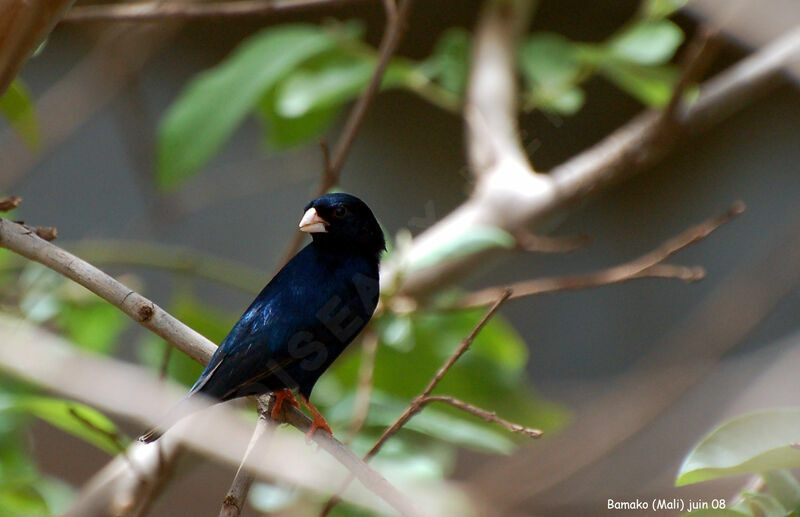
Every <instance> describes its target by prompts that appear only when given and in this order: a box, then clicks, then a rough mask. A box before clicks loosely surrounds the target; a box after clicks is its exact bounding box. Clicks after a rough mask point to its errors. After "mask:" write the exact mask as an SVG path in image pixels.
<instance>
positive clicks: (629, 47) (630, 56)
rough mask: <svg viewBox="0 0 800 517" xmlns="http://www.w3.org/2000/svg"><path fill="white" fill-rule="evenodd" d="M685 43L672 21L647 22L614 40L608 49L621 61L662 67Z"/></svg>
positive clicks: (625, 31)
mask: <svg viewBox="0 0 800 517" xmlns="http://www.w3.org/2000/svg"><path fill="white" fill-rule="evenodd" d="M681 43H683V31H681V29H680V27H678V26H677V25H675V24H674V23H672V22H671V21H669V20H646V21H643V22H640V23H637V24H635V25H633V26H632V27H630V28H628V29H626V30H624V31H622V32H621V33H620V34H618V35H617V36H615V37H614V38H612V39H611V41H610V42H609V43H608V45H607V48H608V49H609V50H610V51H611V53H612V54H613V55H614V56H615V57H616V58H618V59H621V60H623V61H628V62H630V63H635V64H638V65H662V64H664V63H666V62H667V61H669V60H670V59H672V56H673V55H675V51H676V50H677V49H678V47H679V46H680V45H681Z"/></svg>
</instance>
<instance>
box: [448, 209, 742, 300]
mask: <svg viewBox="0 0 800 517" xmlns="http://www.w3.org/2000/svg"><path fill="white" fill-rule="evenodd" d="M744 210H745V205H744V203H742V202H741V201H738V202H736V203H734V204H733V205H732V206H731V207H730V208H729V209H728V210H727V211H725V212H724V213H722V214H719V215H717V216H716V217H712V218H711V219H708V220H706V221H703V222H702V223H700V224H698V225H696V226H692V227H691V228H689V229H687V230H684V231H683V232H681V233H680V234H678V235H676V236H675V237H672V238H671V239H668V240H667V241H665V242H663V243H662V244H661V245H660V246H658V247H657V248H656V249H654V250H652V251H650V252H648V253H646V254H644V255H642V256H641V257H639V258H636V259H634V260H631V261H630V262H625V263H624V264H619V265H617V266H614V267H610V268H608V269H602V270H600V271H595V272H592V273H586V274H578V275H567V276H557V277H550V278H534V279H532V280H525V281H522V282H516V283H513V284H511V285H509V286H498V287H488V288H486V289H480V290H478V291H474V292H472V293H468V294H465V295H463V296H461V297H460V298H458V299H457V300H455V301H454V302H453V303H451V304H448V305H440V306H437V308H442V309H466V308H471V307H483V306H485V305H489V304H490V303H492V302H493V301H494V300H496V299H497V297H498V296H500V294H502V292H503V291H504V290H505V289H511V290H512V295H511V299H512V300H514V299H517V298H523V297H526V296H532V295H537V294H543V293H551V292H555V291H570V290H576V289H587V288H590V287H599V286H603V285H611V284H617V283H620V282H627V281H629V280H634V279H637V278H653V277H659V278H679V279H681V280H685V281H689V282H692V281H696V280H699V279H701V278H703V276H704V275H705V271H704V270H703V268H697V267H695V268H686V267H678V266H672V265H668V264H662V262H663V261H664V260H666V259H667V258H669V257H671V256H672V255H673V254H675V253H677V252H678V251H680V250H682V249H684V248H685V247H687V246H690V245H692V244H694V243H695V242H697V241H699V240H701V239H703V238H705V237H707V236H708V235H709V234H710V233H711V232H713V231H714V230H716V229H717V228H719V227H720V226H722V225H723V224H725V223H727V222H728V221H730V220H731V219H733V218H734V217H736V216H737V215H739V214H741V213H742V212H744Z"/></svg>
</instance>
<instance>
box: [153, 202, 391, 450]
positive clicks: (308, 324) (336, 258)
mask: <svg viewBox="0 0 800 517" xmlns="http://www.w3.org/2000/svg"><path fill="white" fill-rule="evenodd" d="M300 231H303V232H307V233H309V234H311V237H312V242H311V243H310V244H309V245H307V246H306V247H305V248H303V249H302V250H300V252H298V253H297V255H295V256H294V258H292V260H290V261H289V262H288V263H287V264H286V265H285V266H284V267H283V268H282V269H281V270H280V271H279V272H278V274H276V275H275V277H274V278H273V279H272V280H271V281H270V282H269V283H268V284H267V286H266V287H265V288H264V289H263V290H262V291H261V293H260V294H259V295H258V296H257V297H256V299H255V300H254V301H253V303H252V304H251V305H250V307H248V309H247V310H246V311H245V312H244V314H243V315H242V317H241V318H240V319H239V321H238V322H237V323H236V325H234V327H233V329H231V331H230V333H228V336H227V337H226V338H225V340H224V341H223V342H222V344H221V345H220V346H219V348H217V350H216V352H214V355H213V356H212V357H211V360H210V361H209V363H208V365H207V366H206V368H205V370H203V373H202V374H201V375H200V378H198V379H197V382H195V384H194V386H192V389H191V390H190V391H189V394H188V395H187V398H188V397H191V396H193V395H195V394H197V393H201V394H203V395H205V396H207V397H211V398H212V399H215V400H219V401H225V400H230V399H233V398H237V397H243V396H246V395H261V394H264V393H270V392H272V393H275V395H276V397H277V402H276V405H275V410H274V411H273V415H277V413H278V412H279V411H280V405H281V403H283V402H284V401H285V400H289V401H290V402H291V403H293V404H295V405H296V404H297V403H296V402H295V400H294V398H293V392H295V391H296V392H298V394H299V396H300V400H301V402H303V404H304V405H306V407H308V409H309V411H311V413H312V415H313V416H314V423H313V425H312V427H311V430H310V431H309V436H311V435H312V434H313V433H314V431H315V430H316V429H320V428H321V429H325V430H327V431H328V432H330V427H328V425H327V423H326V422H325V419H324V418H323V417H322V415H321V414H320V413H319V411H317V410H316V408H314V406H313V405H311V404H310V403H309V402H308V397H309V396H310V395H311V390H312V389H313V387H314V384H315V383H316V382H317V379H319V377H320V375H322V373H323V372H325V370H326V369H327V368H328V367H329V366H330V365H331V363H333V361H334V360H335V359H336V358H337V357H338V356H339V354H340V353H341V352H342V351H343V350H344V349H345V347H347V345H348V344H349V343H350V342H351V341H353V339H354V338H355V337H356V335H357V334H358V333H359V332H360V331H361V329H363V328H364V326H365V325H366V324H367V322H368V321H369V319H370V318H371V317H372V313H373V312H374V311H375V307H376V305H377V303H378V294H379V286H378V267H379V263H380V256H381V253H382V252H383V251H384V250H385V248H386V245H385V241H384V238H383V232H382V231H381V228H380V226H379V225H378V222H377V221H376V220H375V216H374V215H373V214H372V211H371V210H370V209H369V207H368V206H367V205H366V204H365V203H364V202H363V201H361V200H360V199H358V198H357V197H355V196H351V195H349V194H338V193H337V194H327V195H324V196H322V197H319V198H317V199H315V200H314V201H312V202H311V203H309V204H308V205H307V206H306V207H305V213H304V214H303V217H302V219H301V220H300ZM181 416H183V415H181ZM160 434H161V432H160V431H159V430H158V429H154V430H152V431H150V432H148V433H146V434H144V435H142V436H141V437H140V440H142V441H145V442H150V441H153V440H155V439H156V438H158V437H159V436H160Z"/></svg>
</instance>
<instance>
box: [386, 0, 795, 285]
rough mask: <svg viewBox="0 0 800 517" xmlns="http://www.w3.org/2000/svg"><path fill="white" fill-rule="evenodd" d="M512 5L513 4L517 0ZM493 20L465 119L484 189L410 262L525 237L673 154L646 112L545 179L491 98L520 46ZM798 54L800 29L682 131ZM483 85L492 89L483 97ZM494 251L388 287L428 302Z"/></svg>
mask: <svg viewBox="0 0 800 517" xmlns="http://www.w3.org/2000/svg"><path fill="white" fill-rule="evenodd" d="M506 4H507V5H509V6H512V5H514V4H513V2H508V3H506ZM494 16H495V18H497V17H498V16H500V17H501V18H500V20H498V21H496V22H493V23H488V22H482V25H481V26H480V27H479V28H478V30H477V31H476V36H475V46H476V51H475V52H474V59H473V61H474V62H473V66H472V77H473V79H472V80H471V87H470V89H469V95H470V98H469V99H468V101H467V105H468V106H469V105H470V104H472V105H477V106H484V107H482V108H480V109H475V108H472V109H471V111H470V112H468V113H466V114H465V116H466V117H467V122H468V128H469V132H468V147H469V149H470V163H471V164H472V168H473V173H474V174H475V176H476V179H477V182H476V185H475V190H474V191H473V193H472V195H471V196H470V198H469V199H468V200H467V201H465V202H464V203H463V204H462V205H461V206H459V207H458V208H457V209H456V210H455V211H453V212H451V213H450V214H449V215H447V216H446V217H444V218H443V219H441V220H440V221H439V222H437V223H436V224H435V225H433V226H431V227H430V228H428V229H427V230H425V231H424V232H422V233H421V234H420V235H418V236H417V237H416V238H415V239H414V241H413V243H412V245H411V247H410V249H409V250H408V253H409V261H413V260H415V259H417V258H419V257H424V256H426V255H428V254H429V253H431V252H433V251H435V250H436V249H438V247H439V246H440V245H441V243H442V242H447V240H448V239H449V238H450V237H451V236H452V235H454V234H456V233H458V234H463V232H464V231H468V230H469V228H474V227H479V226H496V227H499V228H502V229H504V230H506V231H508V232H509V233H511V234H512V235H513V234H516V232H518V231H519V230H521V229H524V228H527V227H529V226H531V225H536V224H537V223H540V222H541V221H543V220H545V219H546V218H547V217H548V216H550V215H551V214H553V213H554V212H557V211H559V210H563V209H564V208H565V207H567V206H569V205H570V204H572V203H574V202H576V201H578V200H579V199H582V198H584V197H586V196H588V195H590V194H592V193H594V192H597V191H598V190H599V189H601V188H603V187H605V186H607V185H609V184H611V183H613V182H615V181H619V180H620V179H621V178H623V177H624V176H625V175H628V174H632V173H633V172H636V171H638V170H641V169H643V168H644V167H648V166H651V165H653V164H654V163H656V162H657V161H658V160H659V159H660V158H661V157H663V156H664V155H665V154H666V153H667V152H668V151H670V150H671V149H673V147H674V143H675V139H666V140H659V139H658V138H655V135H656V134H658V133H659V132H660V131H662V130H663V125H662V123H661V120H662V115H661V113H660V112H657V111H647V112H645V113H643V114H642V115H640V116H638V117H636V118H634V119H633V120H632V121H631V122H629V123H628V124H626V125H625V126H623V127H621V128H620V129H618V130H617V131H615V132H614V133H612V134H611V135H609V136H608V137H606V138H605V139H603V140H602V141H600V142H599V143H598V144H596V145H594V146H593V147H591V148H589V149H587V150H586V151H584V152H582V153H580V154H578V155H576V156H575V157H573V158H571V159H569V160H568V161H567V162H565V163H563V164H562V165H560V166H558V167H556V168H554V169H552V170H551V171H550V172H549V174H547V175H543V174H536V173H535V172H534V170H533V168H532V167H531V166H530V165H529V164H528V163H527V160H526V159H524V154H522V153H523V151H522V150H521V149H520V146H519V141H518V136H517V135H516V134H515V133H514V132H513V131H510V130H509V128H513V127H514V123H513V121H515V120H516V111H514V110H511V109H510V108H509V103H508V101H507V98H508V95H495V94H493V93H492V92H491V91H488V90H489V87H490V86H491V85H492V81H490V80H489V78H495V79H497V81H496V82H498V83H502V84H505V82H507V81H500V79H499V78H500V77H511V74H512V73H513V70H511V69H505V70H503V69H498V67H497V66H496V65H497V63H502V62H506V63H509V62H511V61H510V57H508V55H509V54H508V53H509V52H511V50H512V47H510V46H509V45H498V44H497V43H496V42H497V41H498V39H499V38H503V37H506V38H507V37H508V33H510V32H512V31H511V30H510V27H513V20H510V19H507V18H506V19H505V21H503V20H504V18H502V13H500V14H499V15H497V14H496V15H494ZM481 27H482V28H481ZM487 32H488V33H489V34H488V35H487V34H486V33H487ZM501 33H505V34H506V36H503V34H501ZM482 47H491V48H493V49H495V50H504V51H505V52H506V58H505V59H491V56H493V55H494V54H493V53H491V52H489V51H483V50H480V49H481V48H482ZM799 51H800V28H798V29H795V30H792V31H790V32H788V33H786V34H785V35H783V36H781V37H780V38H778V39H776V40H775V41H774V42H772V43H771V44H769V45H766V46H765V47H763V48H762V49H761V50H759V51H757V52H755V53H754V54H752V55H751V56H749V57H747V58H745V59H743V60H742V61H740V62H739V63H737V64H736V65H734V66H732V67H731V68H729V69H728V70H726V71H725V72H722V73H721V74H719V75H718V76H716V77H715V78H713V79H711V80H709V81H707V82H706V83H704V84H703V86H702V88H701V91H700V95H699V97H698V99H697V100H696V101H695V102H694V103H692V104H691V105H688V106H687V105H685V104H681V105H680V106H678V107H676V114H675V120H676V123H677V124H678V125H679V127H680V128H681V131H683V132H685V133H686V134H690V135H691V134H695V133H697V132H699V131H702V130H703V129H705V128H707V127H709V126H710V125H711V124H713V123H715V122H718V121H720V120H722V119H724V118H725V117H726V116H728V115H730V114H731V113H733V112H735V111H736V110H738V109H739V108H741V107H742V106H743V105H746V104H747V103H748V102H749V101H751V100H753V99H754V98H755V97H757V96H758V95H761V94H764V93H766V92H767V91H769V90H771V89H772V88H773V87H774V86H775V85H777V84H780V81H779V79H780V74H781V73H782V71H783V70H784V67H785V66H786V64H787V63H789V62H790V60H791V59H792V58H793V57H794V56H796V55H797V53H798V52H799ZM480 76H486V79H480ZM484 85H485V86H484ZM481 87H483V88H486V89H487V91H485V92H483V91H481ZM506 87H507V86H506ZM493 99H494V100H493ZM477 113H480V114H481V115H480V116H479V115H478V114H477ZM486 113H491V114H492V116H493V117H495V118H504V119H505V120H504V121H503V120H500V121H498V122H497V128H493V126H491V125H490V123H491V121H492V120H494V118H490V117H488V116H484V115H483V114H486ZM503 128H505V129H503ZM655 142H658V144H657V145H656V144H655ZM473 148H474V150H473ZM456 230H458V231H457V232H456ZM489 253H491V252H480V253H475V254H471V255H467V256H464V257H459V258H457V259H455V260H450V261H446V262H442V263H440V264H437V265H436V266H433V267H430V268H426V269H418V270H414V271H411V272H402V271H400V270H399V268H398V267H396V266H394V267H393V266H391V265H389V266H388V267H385V268H384V270H383V271H382V272H381V281H382V283H383V285H384V286H391V285H394V284H395V283H396V282H397V279H398V278H399V277H402V278H400V280H401V282H400V283H401V291H402V292H403V293H405V294H407V295H410V296H414V297H420V296H425V295H426V294H429V293H431V292H435V291H436V290H438V289H441V287H442V286H444V285H447V284H449V283H451V282H453V281H454V280H456V279H457V278H459V277H460V276H462V275H463V274H464V273H466V272H468V271H471V270H472V269H474V268H475V267H476V266H477V265H479V264H485V263H486V260H487V257H489ZM494 253H498V252H497V251H494Z"/></svg>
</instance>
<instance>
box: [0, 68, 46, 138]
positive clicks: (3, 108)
mask: <svg viewBox="0 0 800 517" xmlns="http://www.w3.org/2000/svg"><path fill="white" fill-rule="evenodd" d="M0 113H1V114H2V115H3V116H4V117H5V118H6V119H7V120H8V122H9V123H10V124H11V126H12V127H13V128H14V129H15V130H16V131H17V134H19V136H20V137H21V138H22V140H23V141H25V143H26V144H27V145H28V147H30V148H31V149H34V150H38V149H39V148H40V147H41V145H42V142H41V135H40V133H39V122H38V121H37V120H36V108H35V105H34V103H33V98H32V97H31V94H30V92H29V91H28V88H27V87H26V86H25V84H24V83H23V82H22V80H21V79H14V81H13V82H12V83H11V85H10V86H9V87H8V89H7V90H6V92H5V93H4V94H3V95H2V96H0Z"/></svg>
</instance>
